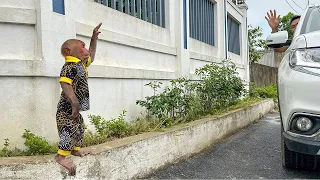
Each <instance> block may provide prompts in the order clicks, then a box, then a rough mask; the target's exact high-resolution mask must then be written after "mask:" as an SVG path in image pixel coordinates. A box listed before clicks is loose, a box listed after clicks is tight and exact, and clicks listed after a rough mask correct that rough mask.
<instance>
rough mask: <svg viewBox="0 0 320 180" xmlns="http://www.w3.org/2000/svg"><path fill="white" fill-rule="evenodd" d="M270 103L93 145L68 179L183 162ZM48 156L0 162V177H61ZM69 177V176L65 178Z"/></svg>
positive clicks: (129, 175)
mask: <svg viewBox="0 0 320 180" xmlns="http://www.w3.org/2000/svg"><path fill="white" fill-rule="evenodd" d="M273 107H274V102H273V100H271V99H269V100H265V101H263V102H259V103H257V104H255V105H252V106H251V107H248V108H246V109H241V110H237V111H234V112H230V113H228V114H225V115H222V116H220V117H218V118H206V119H202V120H198V121H194V122H191V123H188V124H183V125H180V126H175V127H173V128H171V129H167V130H166V131H165V132H150V133H146V134H141V135H138V136H133V137H129V138H124V139H120V140H116V141H113V142H108V143H105V144H100V145H97V146H92V147H89V148H87V149H84V150H90V151H91V152H92V154H91V155H89V156H86V157H84V158H75V159H74V160H75V163H76V165H77V175H76V177H75V178H72V179H121V180H123V179H136V178H143V177H145V176H147V175H148V174H149V173H152V172H153V171H154V170H155V169H157V168H160V167H163V166H165V165H167V164H169V163H173V162H175V161H177V160H179V159H182V158H187V157H189V156H190V155H192V154H195V153H199V152H200V151H202V150H203V149H205V148H208V147H210V146H211V145H212V144H214V143H215V142H218V141H219V140H221V139H222V138H224V137H226V136H229V135H230V134H232V133H234V132H236V131H239V130H240V129H241V128H244V127H245V126H247V125H249V124H251V123H252V122H254V121H255V120H258V119H259V118H261V117H262V116H263V115H265V114H266V113H268V112H270V111H271V110H273ZM53 159H54V157H53V156H38V157H15V158H0V179H10V178H12V179H66V178H65V175H64V174H65V173H64V172H65V170H63V169H62V170H60V169H59V165H58V164H57V163H56V162H53ZM68 179H69V178H68ZM70 179H71V178H70Z"/></svg>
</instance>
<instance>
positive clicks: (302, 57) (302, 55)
mask: <svg viewBox="0 0 320 180" xmlns="http://www.w3.org/2000/svg"><path fill="white" fill-rule="evenodd" d="M289 62H290V66H291V67H297V66H302V67H311V68H320V48H310V49H296V50H292V51H291V52H290V55H289Z"/></svg>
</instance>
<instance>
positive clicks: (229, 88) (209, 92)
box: [196, 60, 246, 113]
mask: <svg viewBox="0 0 320 180" xmlns="http://www.w3.org/2000/svg"><path fill="white" fill-rule="evenodd" d="M196 74H197V75H200V77H201V81H200V82H199V83H198V86H197V93H198V95H199V96H200V99H201V102H202V104H203V105H204V106H203V111H204V112H205V113H210V112H211V111H214V110H216V109H223V108H226V107H228V106H230V105H233V104H235V103H236V102H237V101H238V100H239V98H240V97H241V96H243V95H244V94H245V93H246V90H245V86H244V81H243V80H242V79H241V78H240V77H238V73H237V68H236V65H235V64H234V63H232V62H231V61H230V60H224V61H222V62H221V63H219V64H215V63H211V64H207V65H205V66H203V67H201V68H199V69H197V70H196Z"/></svg>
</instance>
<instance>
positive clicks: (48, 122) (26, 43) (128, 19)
mask: <svg viewBox="0 0 320 180" xmlns="http://www.w3.org/2000/svg"><path fill="white" fill-rule="evenodd" d="M187 2H188V1H187ZM223 7H224V4H223V0H220V1H217V4H216V16H217V17H216V21H215V22H216V23H217V24H216V26H215V27H217V29H215V31H216V32H215V34H216V36H215V38H216V43H215V44H216V46H215V47H213V46H210V45H207V44H204V43H202V42H199V41H197V40H194V39H191V38H188V49H184V47H183V43H184V42H183V40H184V39H183V36H182V35H183V16H182V15H183V13H182V12H183V4H182V1H177V0H167V4H166V10H167V12H166V15H167V17H166V24H167V26H166V28H161V27H158V26H156V25H153V24H150V23H148V22H145V21H142V20H139V19H137V18H135V17H132V16H129V15H126V14H124V13H121V12H118V11H116V10H113V9H111V8H108V7H105V6H103V5H100V4H98V3H95V2H93V0H77V1H74V0H65V15H61V14H58V13H55V12H53V11H52V1H51V0H24V1H11V0H2V1H1V3H0V39H1V41H2V43H1V44H0V49H1V52H0V66H1V67H2V68H1V69H0V83H1V85H2V86H1V87H2V88H0V93H1V94H2V96H1V97H0V105H1V106H0V107H1V108H0V114H1V115H2V122H3V124H2V126H1V127H0V138H1V139H0V148H1V147H2V144H3V139H4V138H9V139H10V142H11V145H12V146H18V147H20V148H21V147H23V145H22V144H23V139H22V138H21V135H22V133H23V131H24V129H30V130H31V131H32V132H35V133H36V134H38V135H40V136H44V137H45V138H46V139H48V140H50V141H57V140H58V135H57V130H56V124H55V113H56V106H57V102H58V100H59V96H60V92H61V89H60V86H59V83H58V80H59V73H60V70H61V67H62V65H63V64H64V59H63V57H62V56H61V55H60V46H61V44H62V43H63V42H64V41H65V40H67V39H70V38H78V39H81V40H83V41H84V42H86V44H87V45H88V46H89V40H90V36H91V33H92V30H93V28H94V26H96V25H97V24H99V23H100V22H102V23H103V25H102V27H101V31H102V33H101V35H100V39H99V41H98V49H97V55H96V61H95V62H94V63H93V65H92V66H91V67H90V68H89V86H90V98H91V108H92V109H91V110H90V111H88V112H84V113H82V114H83V116H84V117H86V116H87V115H88V114H96V115H101V116H103V117H105V118H107V119H109V118H111V117H116V116H118V115H119V114H120V113H121V111H122V110H123V109H125V110H127V111H128V112H127V120H130V119H132V118H134V117H136V116H139V114H140V113H141V112H143V109H141V108H140V107H139V106H137V105H136V104H135V101H136V100H140V99H143V98H144V97H145V96H147V95H151V94H152V90H151V89H150V88H148V87H145V86H144V84H146V83H148V82H149V81H151V80H160V81H163V82H164V83H165V84H167V82H168V80H170V79H174V78H177V77H179V76H181V75H188V76H189V75H192V74H193V73H194V71H195V69H196V68H198V67H200V66H203V65H204V64H206V63H210V62H219V61H221V60H222V59H224V58H225V57H224V56H225V49H224V37H223V36H224V14H223ZM232 8H234V9H237V7H234V6H230V7H228V11H229V10H231V9H232ZM187 9H189V8H188V3H187ZM238 10H239V9H237V11H238ZM79 12H82V13H79ZM7 13H9V14H7ZM239 16H240V18H242V19H240V20H241V21H240V22H243V19H244V18H245V16H246V14H244V13H243V14H240V15H239ZM187 27H189V25H187ZM242 32H243V34H245V32H244V29H243V30H242ZM188 34H189V30H188ZM242 38H243V39H242V40H243V42H245V41H246V39H245V38H246V36H242ZM242 50H243V51H242V52H243V53H242V54H243V56H241V57H237V58H238V59H237V58H234V61H235V62H236V63H237V66H238V67H242V70H241V69H239V71H241V74H240V75H241V77H243V78H244V79H247V77H246V71H247V69H246V64H245V63H246V53H245V51H246V48H245V47H244V48H243V49H242ZM85 121H86V123H88V119H87V118H85Z"/></svg>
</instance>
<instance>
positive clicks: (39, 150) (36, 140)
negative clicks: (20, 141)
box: [22, 129, 58, 155]
mask: <svg viewBox="0 0 320 180" xmlns="http://www.w3.org/2000/svg"><path fill="white" fill-rule="evenodd" d="M22 137H23V138H25V139H26V140H25V143H24V145H26V147H27V150H26V151H25V154H26V155H40V154H41V155H44V154H52V153H56V152H57V151H58V146H57V144H50V143H49V142H48V141H47V140H45V139H44V138H42V137H40V136H37V135H35V134H33V133H32V132H31V131H29V130H27V129H25V132H24V133H23V135H22Z"/></svg>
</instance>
